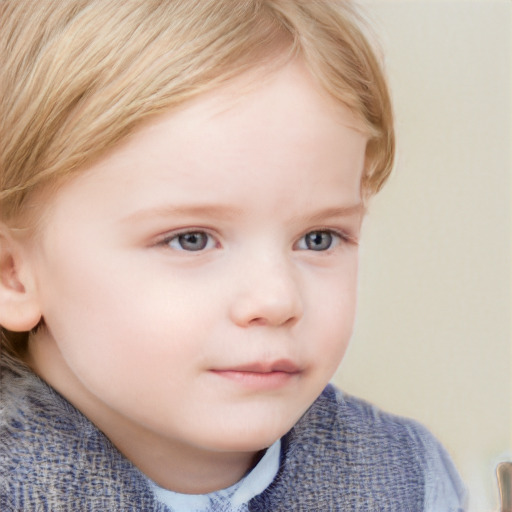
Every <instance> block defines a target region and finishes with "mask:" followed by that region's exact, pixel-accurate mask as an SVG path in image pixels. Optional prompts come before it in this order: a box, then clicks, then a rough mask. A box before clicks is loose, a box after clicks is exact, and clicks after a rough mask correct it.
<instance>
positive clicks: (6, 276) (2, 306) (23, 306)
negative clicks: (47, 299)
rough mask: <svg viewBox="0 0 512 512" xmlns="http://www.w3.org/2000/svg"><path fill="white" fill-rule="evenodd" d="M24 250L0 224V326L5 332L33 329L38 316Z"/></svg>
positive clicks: (38, 319) (39, 314)
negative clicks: (6, 330)
mask: <svg viewBox="0 0 512 512" xmlns="http://www.w3.org/2000/svg"><path fill="white" fill-rule="evenodd" d="M37 299H38V297H37V293H36V287H35V281H34V279H33V275H32V273H31V269H30V260H29V257H28V251H27V250H26V247H24V245H23V243H22V242H21V241H20V240H17V239H16V238H15V237H13V236H12V234H11V232H10V230H9V228H8V227H7V226H5V224H2V223H0V325H1V326H2V327H4V328H5V329H8V330H9V331H14V332H24V331H30V330H31V329H33V328H34V327H35V326H36V325H37V324H38V323H39V321H40V319H41V310H40V306H39V301H38V300H37Z"/></svg>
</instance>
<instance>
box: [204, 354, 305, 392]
mask: <svg viewBox="0 0 512 512" xmlns="http://www.w3.org/2000/svg"><path fill="white" fill-rule="evenodd" d="M211 371H212V373H214V374H215V375H217V376H219V377H222V378H224V379H227V380H230V381H232V382H235V383H237V384H240V385H242V386H244V387H248V388H252V389H258V390H272V389H277V388H280V387H283V386H285V385H286V384H288V383H290V382H291V381H292V380H295V379H296V378H297V377H299V376H300V374H301V373H302V370H301V369H300V367H299V366H298V365H297V364H295V363H294V362H293V361H290V360H287V359H280V360H278V361H274V362H269V363H266V362H259V361H258V362H252V363H247V364H242V365H238V366H233V367H229V368H225V369H219V370H211Z"/></svg>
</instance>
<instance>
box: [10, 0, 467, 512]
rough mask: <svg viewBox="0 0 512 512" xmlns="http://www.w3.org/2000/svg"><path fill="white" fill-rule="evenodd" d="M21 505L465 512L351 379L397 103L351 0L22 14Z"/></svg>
mask: <svg viewBox="0 0 512 512" xmlns="http://www.w3.org/2000/svg"><path fill="white" fill-rule="evenodd" d="M0 15H1V19H2V30H1V32H0V41H1V44H0V55H1V58H2V63H1V66H0V68H1V70H2V71H1V76H2V82H1V95H0V96H1V99H0V101H1V120H2V127H1V133H0V140H1V150H0V159H1V160H0V161H1V163H0V169H1V175H0V177H1V191H0V201H1V210H0V211H1V216H0V324H1V325H2V344H3V351H2V365H3V367H2V408H3V410H2V423H1V424H0V457H1V458H0V460H1V461H2V476H1V483H0V508H1V510H2V511H14V510H15V511H19V510H30V511H32V510H45V511H64V510H73V511H75V510H77V511H78V510H79V511H130V510H133V511H151V510H159V511H164V510H167V511H169V510H173V511H194V510H236V511H243V510H251V511H256V510H258V511H311V510H321V511H324V510H340V511H341V510H343V511H377V510H378V511H393V512H397V511H408V512H416V511H423V510H428V511H431V512H432V511H455V510H461V509H462V507H463V506H464V505H463V501H464V496H463V494H464V493H463V488H462V485H461V483H460V480H459V477H458V475H457V473H456V471H455V469H454V468H453V466H452V463H451V462H450V460H449V458H448V456H447V455H446V453H445V452H444V450H443V449H442V448H441V447H440V446H439V444H438V443H437V441H436V440H434V439H433V438H432V436H431V435H430V434H429V433H428V432H427V431H425V429H423V428H422V427H420V426H419V425H417V424H416V423H414V422H412V421H410V420H405V419H402V418H397V417H394V416H391V415H389V414H386V413H383V412H380V411H378V410H377V409H376V408H375V407H373V406H371V405H368V404H366V403H364V402H362V401H360V400H358V399H355V398H353V397H350V396H347V395H345V394H343V393H342V392H340V391H338V390H336V389H335V388H334V387H333V386H331V385H329V384H328V382H329V380H330V378H331V377H332V375H333V373H334V371H335V369H336V367H337V366H338V364H339V363H340V361H341V359H342V357H343V354H344V352H345V349H346V346H347V343H348V341H349V338H350V335H351V331H352V326H353V320H354V314H355V299H356V285H357V262H358V240H359V236H360V229H361V222H362V219H363V216H364V210H365V205H366V204H367V202H368V200H369V199H370V198H371V196H372V195H373V194H375V193H376V192H377V191H378V190H379V189H380V188H381V186H382V185H383V183H384V182H385V180H386V178H387V176H388V174H389V172H390V168H391V166H392V161H393V153H394V133H393V126H392V115H391V107H390V101H389V96H388V92H387V88H386V84H385V80H384V78H383V75H382V72H381V69H380V67H379V63H378V59H377V58H376V56H375V54H374V51H373V50H372V48H371V46H370V44H369V43H368V40H367V38H366V36H365V35H364V32H363V29H362V22H361V21H360V17H359V15H358V14H357V11H356V10H355V8H354V6H353V5H352V4H351V3H349V2H348V1H347V0H326V1H312V0H294V1H292V0H235V1H229V0H195V1H193V0H167V1H166V0H164V1H162V0H158V1H157V0H68V1H65V2H64V1H63V2H55V1H53V0H38V1H37V2H34V1H33V0H4V2H2V3H1V4H0Z"/></svg>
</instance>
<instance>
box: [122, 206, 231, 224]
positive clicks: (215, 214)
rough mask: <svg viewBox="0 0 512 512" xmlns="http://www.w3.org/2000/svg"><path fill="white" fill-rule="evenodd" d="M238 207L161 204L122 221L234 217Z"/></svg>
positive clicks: (128, 216) (139, 211)
mask: <svg viewBox="0 0 512 512" xmlns="http://www.w3.org/2000/svg"><path fill="white" fill-rule="evenodd" d="M240 213H241V212H240V210H239V209H238V208H233V207H230V206H220V205H186V206H174V205H172V206H161V207H156V208H147V209H142V210H138V211H136V212H134V213H131V214H130V215H127V216H126V217H123V218H122V219H121V222H123V223H124V222H127V223H128V222H129V223H131V222H139V221H144V220H146V219H151V218H155V217H173V216H191V217H212V218H215V219H232V218H234V217H236V216H238V215H240Z"/></svg>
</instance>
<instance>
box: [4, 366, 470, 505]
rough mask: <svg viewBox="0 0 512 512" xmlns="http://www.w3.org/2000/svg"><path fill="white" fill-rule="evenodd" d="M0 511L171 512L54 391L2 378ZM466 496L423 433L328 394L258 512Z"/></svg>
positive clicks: (293, 436) (295, 434) (23, 374)
mask: <svg viewBox="0 0 512 512" xmlns="http://www.w3.org/2000/svg"><path fill="white" fill-rule="evenodd" d="M1 386H2V387H1V390H2V394H1V400H2V416H1V422H0V510H1V511H2V512H12V511H31V512H32V511H37V512H50V511H51V512H63V511H79V512H100V511H101V512H117V511H119V512H121V511H123V512H124V511H134V512H135V511H136V512H141V511H143V512H145V511H158V512H164V511H165V512H169V509H167V508H166V507H165V506H164V505H162V504H159V503H157V502H156V500H155V499H154V497H153V494H152V491H151V489H150V488H149V486H148V483H147V479H146V478H145V476H144V475H142V474H141V473H140V472H139V470H138V469H137V468H136V467H134V466H133V465H132V464H131V463H130V462H129V461H128V460H127V459H126V458H124V457H123V455H122V454H121V453H119V451H118V450H117V449H116V448H115V447H114V446H113V445H112V444H111V443H110V441H109V440H108V439H107V438H106V437H105V436H104V435H103V434H102V433H101V432H100V431H99V430H98V429H96V427H95V426H94V425H93V424H92V423H91V422H90V421H89V420H88V419H87V418H85V417H84V416H83V415H82V414H81V413H80V412H79V411H78V410H76V409H75V408H74V407H73V406H72V405H71V404H70V403H69V402H67V401H66V400H65V399H64V398H63V397H62V396H61V395H59V394H58V393H57V392H56V391H55V390H53V389H52V388H51V387H49V386H48V385H47V384H46V383H44V382H43V381H42V380H40V379H39V378H38V377H36V376H35V375H34V374H32V373H30V372H29V371H26V370H23V369H21V368H20V369H13V368H12V367H11V369H7V368H3V369H2V375H1ZM463 503H464V490H463V487H462V484H461V482H460V479H459V477H458V475H457V473H456V471H455V469H454V467H453V465H452V463H451V461H450V460H449V458H448V456H447V454H446V452H445V451H444V450H443V448H442V447H441V446H440V445H439V443H438V442H437V441H436V440H435V439H434V438H433V437H432V436H431V435H430V434H429V433H428V432H427V431H426V430H425V429H424V428H423V427H421V426H419V425H418V424H416V423H415V422H412V421H410V420H405V419H402V418H398V417H395V416H391V415H389V414H385V413H382V412H380V411H379V410H377V409H376V408H375V407H373V406H371V405H369V404H367V403H365V402H363V401H361V400H358V399H355V398H352V397H349V396H347V395H345V394H342V393H341V392H340V391H338V390H336V389H335V388H334V387H332V386H328V387H327V388H326V389H325V390H324V392H323V393H322V395H321V396H320V397H319V398H318V399H317V400H316V401H315V403H314V404H313V405H312V406H311V408H310V409H309V410H308V411H307V412H306V414H305V415H304V416H303V417H302V418H301V420H300V421H299V422H298V423H297V425H296V426H295V427H294V428H293V429H292V430H291V431H290V432H289V433H288V434H287V435H286V436H284V438H283V439H282V453H281V467H280V470H279V472H278V474H277V476H276V478H275V479H274V481H273V483H272V484H271V485H270V486H269V487H268V488H267V489H266V490H265V491H264V492H263V493H262V494H260V495H259V496H256V497H255V498H253V499H252V500H251V501H250V503H249V510H251V511H269V512H280V511H283V512H290V511H294V512H297V511H299V512H300V511H345V512H352V511H354V512H355V511H360V512H362V511H365V512H367V511H368V512H369V511H372V512H377V511H379V512H401V511H403V512H420V511H427V510H428V511H429V512H455V511H460V510H463V507H464V504H463Z"/></svg>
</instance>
